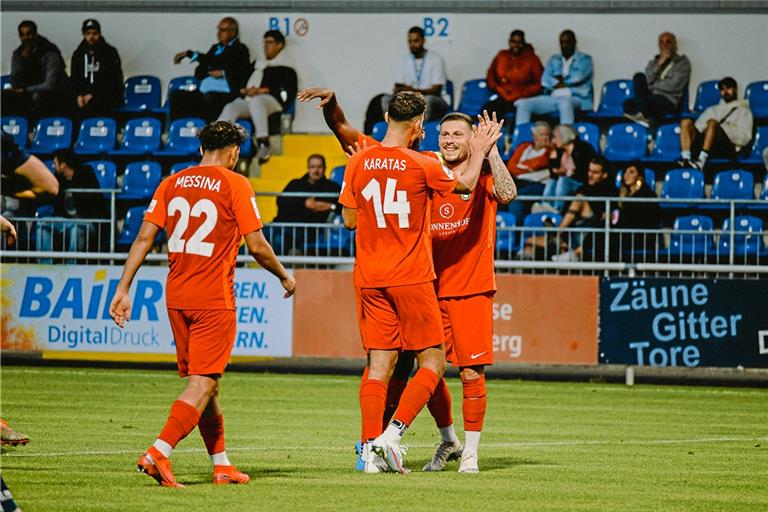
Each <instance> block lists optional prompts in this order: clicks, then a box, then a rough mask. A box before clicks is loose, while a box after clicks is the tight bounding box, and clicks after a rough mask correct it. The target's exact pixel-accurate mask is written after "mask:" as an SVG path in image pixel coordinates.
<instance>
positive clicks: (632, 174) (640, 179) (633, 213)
mask: <svg viewBox="0 0 768 512" xmlns="http://www.w3.org/2000/svg"><path fill="white" fill-rule="evenodd" d="M619 197H620V198H630V197H633V198H634V197H636V198H641V197H642V198H655V197H657V196H656V192H655V191H654V190H653V189H652V188H651V187H650V186H649V185H648V184H647V183H646V182H645V176H644V174H643V172H642V171H641V169H640V167H639V166H637V165H630V166H629V167H627V168H626V169H624V175H623V176H622V179H621V187H620V188H619ZM660 223H661V210H660V208H659V204H658V203H650V202H630V201H619V202H618V205H616V207H615V209H614V210H613V211H612V212H611V227H614V228H619V229H638V230H640V229H658V227H659V225H660ZM655 247H656V235H655V234H646V233H621V235H620V236H618V237H616V236H614V237H612V239H611V252H612V253H614V254H616V255H620V254H621V253H625V252H627V251H638V250H646V251H652V250H653V249H654V248H655Z"/></svg>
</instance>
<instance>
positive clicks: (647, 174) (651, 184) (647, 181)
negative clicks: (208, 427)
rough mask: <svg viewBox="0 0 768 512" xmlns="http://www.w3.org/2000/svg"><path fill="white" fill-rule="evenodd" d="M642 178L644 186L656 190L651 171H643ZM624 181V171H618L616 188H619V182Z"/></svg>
mask: <svg viewBox="0 0 768 512" xmlns="http://www.w3.org/2000/svg"><path fill="white" fill-rule="evenodd" d="M643 178H645V184H646V185H648V186H649V187H650V188H651V190H654V191H655V190H656V173H655V172H653V169H643ZM623 179H624V169H619V170H618V172H617V173H616V188H621V182H622V180H623Z"/></svg>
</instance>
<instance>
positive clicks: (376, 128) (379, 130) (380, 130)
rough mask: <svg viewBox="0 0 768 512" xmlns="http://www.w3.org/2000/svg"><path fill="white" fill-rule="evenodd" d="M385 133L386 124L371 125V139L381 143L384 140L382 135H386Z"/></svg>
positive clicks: (381, 122)
mask: <svg viewBox="0 0 768 512" xmlns="http://www.w3.org/2000/svg"><path fill="white" fill-rule="evenodd" d="M386 133H387V122H386V121H379V122H378V123H376V124H374V125H373V130H371V137H373V138H374V139H376V140H377V141H379V142H381V141H382V140H383V139H384V135H386Z"/></svg>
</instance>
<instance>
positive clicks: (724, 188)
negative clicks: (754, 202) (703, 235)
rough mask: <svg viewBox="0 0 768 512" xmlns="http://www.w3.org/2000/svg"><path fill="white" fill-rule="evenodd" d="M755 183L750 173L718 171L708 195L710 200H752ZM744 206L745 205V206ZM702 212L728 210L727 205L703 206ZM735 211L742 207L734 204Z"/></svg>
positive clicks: (728, 206)
mask: <svg viewBox="0 0 768 512" xmlns="http://www.w3.org/2000/svg"><path fill="white" fill-rule="evenodd" d="M754 194H755V182H754V178H753V177H752V173H751V172H747V171H742V170H731V171H720V172H718V173H717V174H716V175H715V181H714V183H713V184H712V190H711V192H710V194H709V196H710V198H712V199H741V200H747V201H749V200H750V199H754V198H755V197H754ZM745 206H746V205H745ZM700 207H701V208H702V209H703V210H728V209H730V205H728V204H704V205H700ZM736 208H737V209H741V208H742V207H740V206H739V204H738V203H737V204H736Z"/></svg>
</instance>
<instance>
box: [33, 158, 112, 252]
mask: <svg viewBox="0 0 768 512" xmlns="http://www.w3.org/2000/svg"><path fill="white" fill-rule="evenodd" d="M53 166H54V169H55V171H56V179H57V180H58V182H59V195H58V196H56V199H55V200H54V203H53V215H54V217H60V218H66V219H84V220H97V219H109V218H110V212H109V203H108V202H107V200H106V199H105V198H104V195H103V194H102V193H101V192H97V193H89V192H70V189H94V190H99V189H100V186H99V181H98V179H97V178H96V174H94V172H93V169H91V168H90V167H89V166H87V165H83V164H82V163H81V162H80V160H79V159H78V157H77V156H76V155H75V154H74V153H73V152H72V150H70V149H60V150H58V151H56V152H55V153H54V154H53ZM98 232H100V230H97V227H96V224H94V223H90V222H83V221H78V222H38V223H37V235H36V236H37V248H38V250H41V251H52V250H54V248H56V249H57V250H61V249H63V250H67V251H69V252H83V251H87V250H89V248H95V247H97V246H98V244H96V242H97V236H96V235H97V233H98ZM58 236H62V237H63V242H62V245H59V244H56V245H54V237H58ZM89 242H90V243H89ZM89 246H90V247H89ZM50 261H51V260H47V261H42V260H41V263H50Z"/></svg>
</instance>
